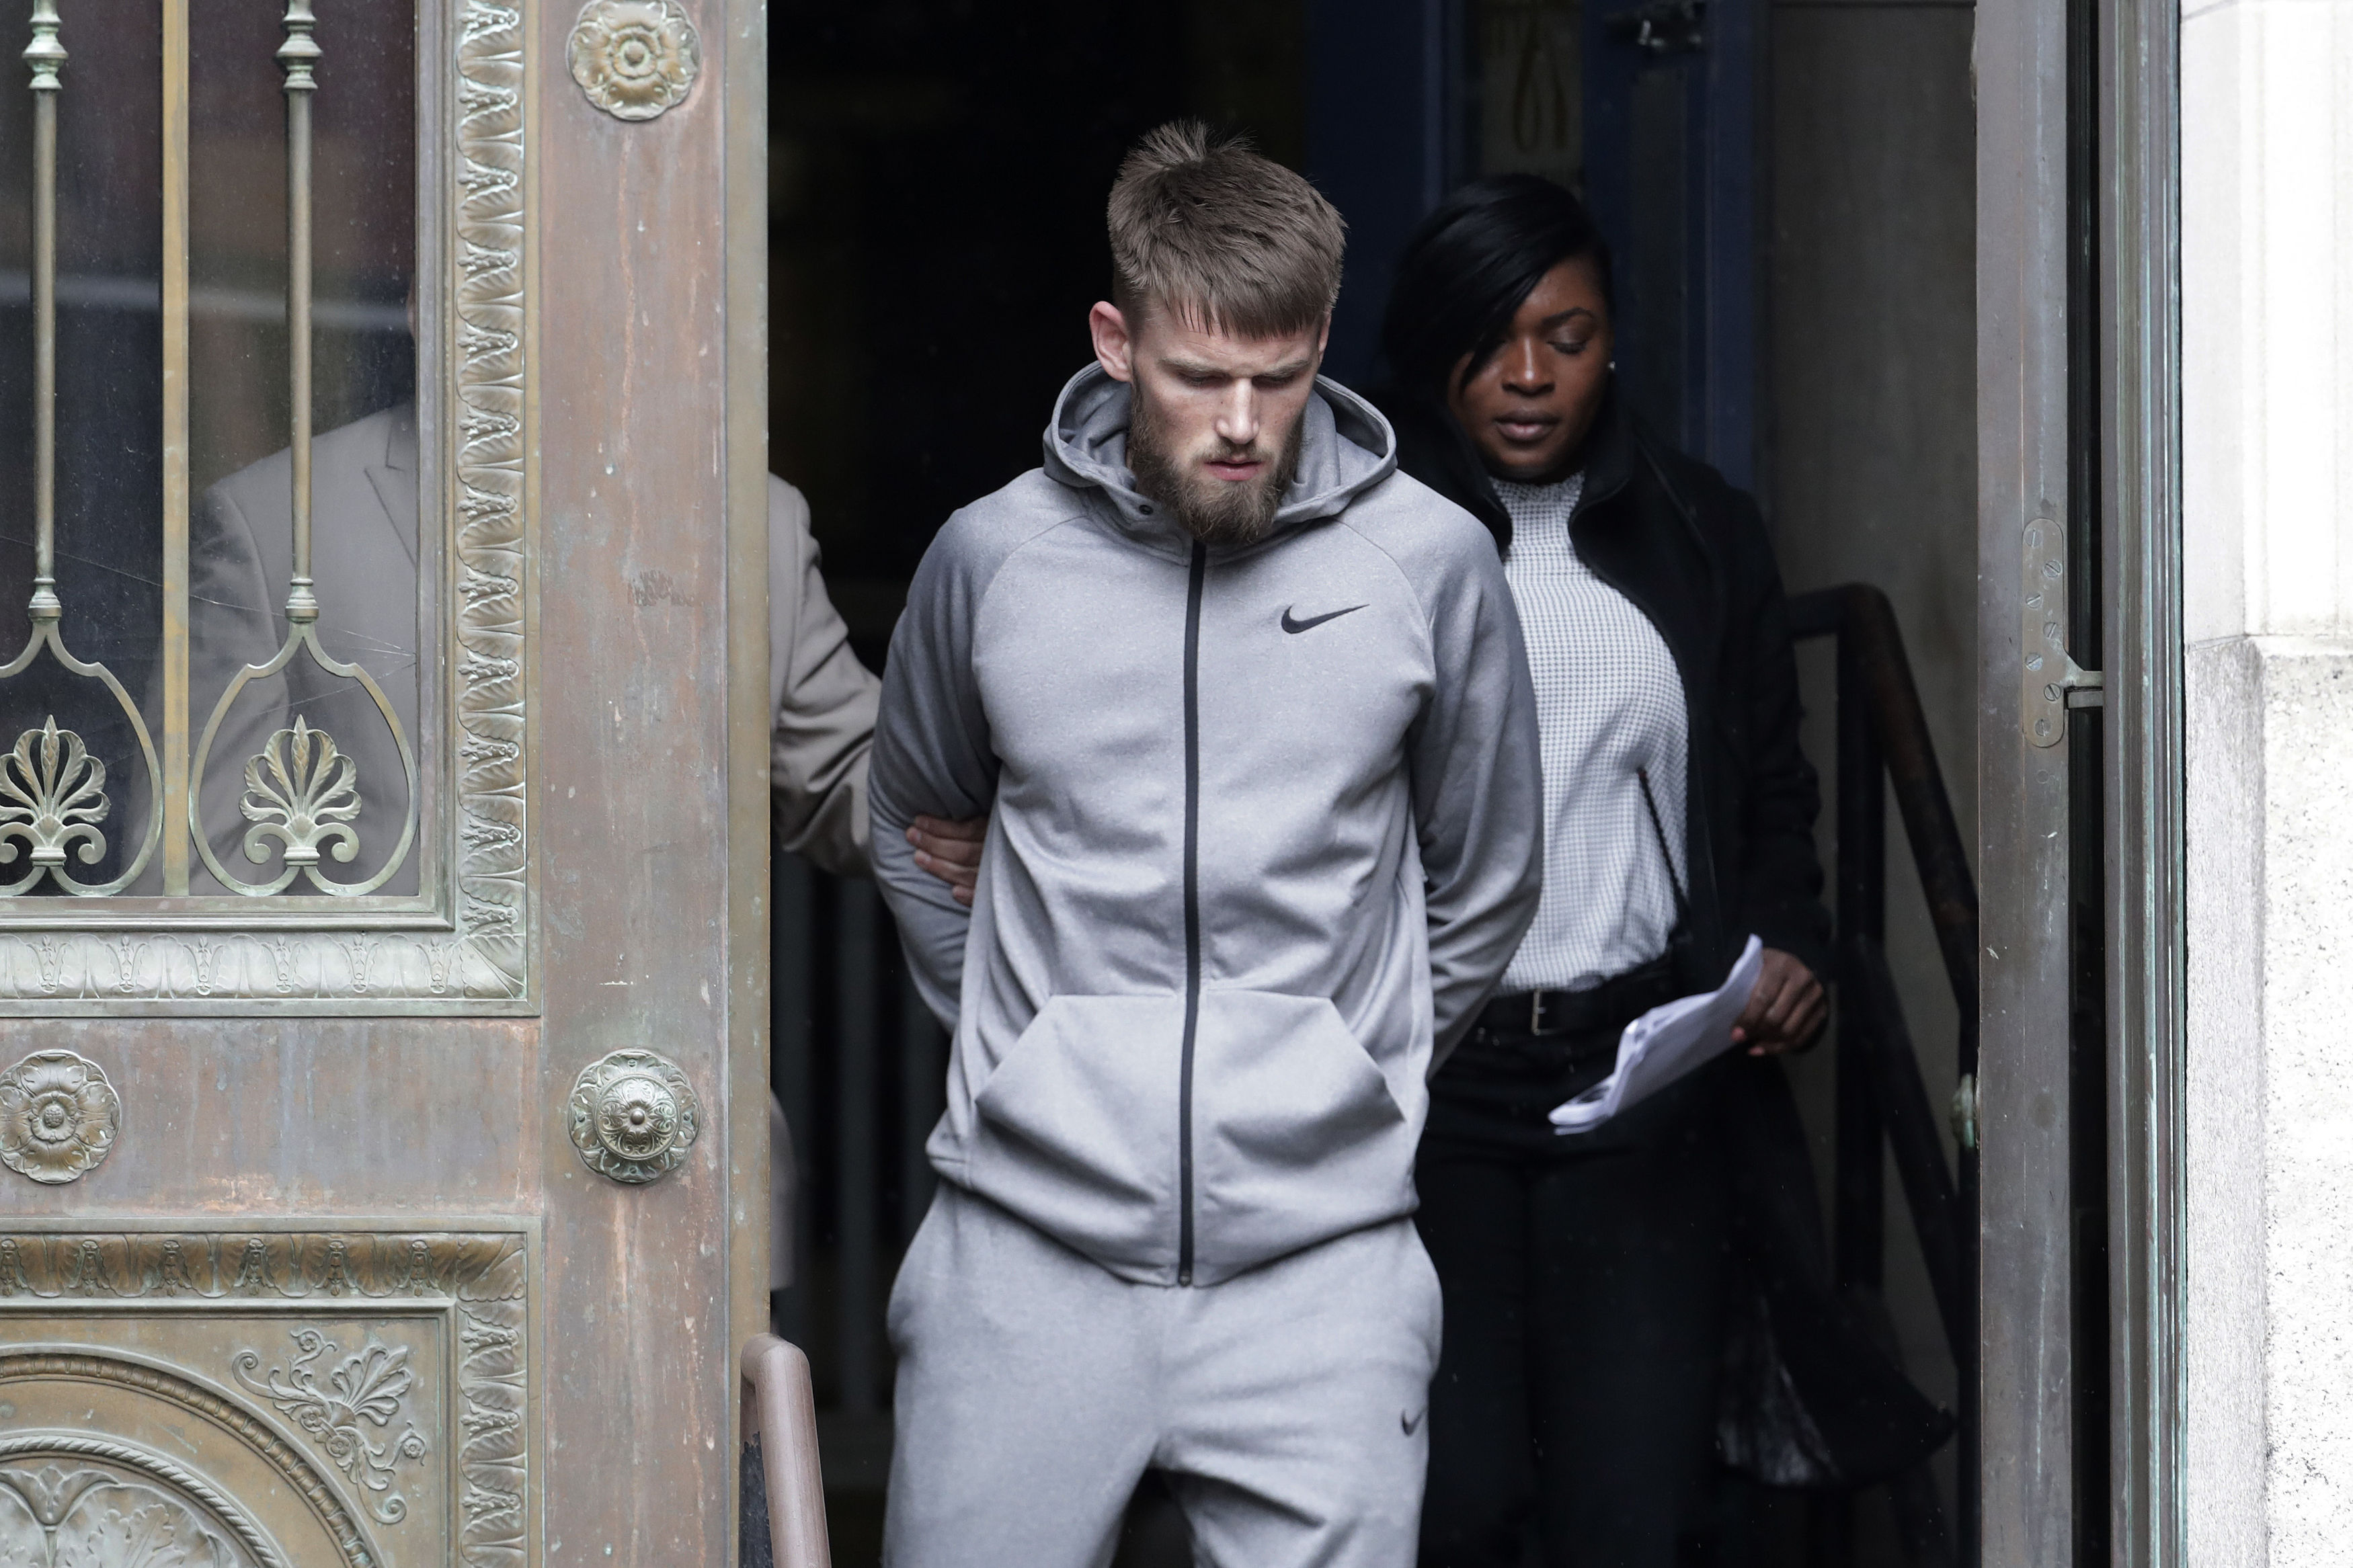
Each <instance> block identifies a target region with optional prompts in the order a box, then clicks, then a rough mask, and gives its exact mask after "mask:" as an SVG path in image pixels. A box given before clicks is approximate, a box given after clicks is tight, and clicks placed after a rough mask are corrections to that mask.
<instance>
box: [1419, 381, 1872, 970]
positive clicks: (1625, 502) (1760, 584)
mask: <svg viewBox="0 0 2353 1568" xmlns="http://www.w3.org/2000/svg"><path fill="white" fill-rule="evenodd" d="M1383 412H1384V413H1387V414H1388V416H1389V418H1390V421H1391V423H1392V424H1394V425H1395V426H1396V427H1397V432H1398V467H1400V468H1403V469H1404V470H1405V471H1406V472H1407V473H1409V474H1410V475H1412V476H1413V477H1414V478H1415V479H1419V480H1420V481H1421V482H1422V483H1424V484H1426V485H1429V486H1430V488H1431V489H1435V490H1437V491H1438V492H1439V493H1440V495H1443V496H1444V497H1446V499H1447V500H1451V501H1453V502H1454V503H1455V504H1457V505H1458V506H1461V507H1463V508H1464V509H1466V510H1469V511H1470V512H1471V513H1472V515H1473V516H1475V517H1477V518H1478V519H1479V521H1482V522H1483V523H1485V524H1486V525H1487V527H1488V529H1489V531H1492V532H1493V534H1494V536H1495V548H1496V550H1497V551H1498V552H1502V551H1505V550H1508V549H1509V548H1510V546H1511V542H1512V520H1511V516H1510V514H1509V513H1507V512H1505V511H1504V504H1503V502H1502V501H1500V500H1497V499H1496V496H1495V489H1494V487H1493V485H1492V484H1490V483H1489V482H1488V481H1487V476H1486V472H1485V470H1484V469H1483V468H1482V467H1481V466H1480V463H1479V458H1478V455H1477V453H1476V452H1475V451H1474V450H1473V448H1472V445H1471V442H1470V438H1469V437H1466V436H1464V435H1463V434H1462V430H1461V426H1458V425H1457V424H1456V423H1455V422H1454V420H1453V418H1452V417H1451V416H1449V415H1447V414H1446V413H1445V412H1444V411H1443V410H1442V409H1427V408H1421V407H1417V406H1414V405H1410V404H1408V405H1402V406H1400V405H1399V400H1398V399H1395V398H1392V399H1390V400H1388V403H1386V404H1385V405H1384V406H1383ZM1569 539H1570V541H1571V542H1573V543H1574V544H1575V546H1576V548H1577V556H1578V558H1579V559H1581V560H1582V561H1583V562H1584V563H1586V565H1588V566H1589V567H1591V568H1592V570H1593V572H1594V574H1595V575H1596V576H1599V578H1600V579H1601V580H1602V581H1603V582H1605V583H1607V584H1609V585H1610V586H1611V587H1613V588H1615V589H1617V590H1618V591H1619V592H1620V593H1621V594H1623V595H1626V597H1627V598H1629V599H1630V600H1632V601H1633V603H1634V605H1636V607H1637V608H1639V609H1641V611H1642V613H1643V614H1644V615H1646V616H1649V617H1650V620H1651V625H1652V626H1656V627H1657V628H1658V631H1659V635H1660V637H1662V638H1663V639H1664V640H1665V642H1666V645H1667V648H1668V651H1669V652H1671V653H1672V654H1673V656H1674V660H1675V667H1676V668H1677V669H1678V670H1680V671H1681V672H1682V675H1683V708H1684V712H1685V715H1686V718H1687V721H1688V724H1689V729H1690V734H1691V745H1690V747H1689V758H1690V763H1689V765H1690V776H1689V778H1688V779H1687V781H1686V786H1687V787H1686V788H1685V791H1684V799H1685V800H1686V801H1687V802H1688V803H1689V805H1688V806H1687V815H1686V818H1685V824H1686V833H1687V835H1688V837H1687V838H1686V841H1685V848H1686V854H1685V858H1684V864H1685V865H1686V866H1688V867H1689V868H1690V871H1691V882H1690V886H1689V889H1688V892H1689V895H1690V900H1691V907H1690V913H1689V922H1688V926H1689V931H1688V934H1689V941H1688V942H1687V943H1686V944H1685V946H1684V949H1683V959H1684V962H1685V963H1686V964H1687V965H1688V966H1689V967H1690V971H1691V972H1690V973H1685V974H1683V975H1682V976H1681V977H1680V978H1681V979H1682V981H1683V984H1684V986H1685V988H1686V989H1687V990H1692V991H1705V990H1713V989H1714V988H1715V986H1717V985H1719V984H1722V983H1723V981H1724V976H1725V973H1726V972H1727V971H1728V970H1729V969H1730V968H1731V966H1732V962H1733V960H1735V959H1736V958H1737V957H1739V956H1740V946H1741V943H1742V942H1745V941H1746V939H1747V937H1748V935H1749V933H1751V932H1752V931H1753V932H1755V933H1756V934H1757V936H1758V937H1760V938H1761V939H1763V941H1764V943H1765V945H1766V946H1767V947H1775V948H1779V949H1781V950H1782V951H1784V952H1791V953H1794V954H1796V955H1797V956H1798V957H1799V958H1800V959H1802V960H1804V961H1805V963H1806V964H1807V966H1808V967H1809V968H1810V969H1812V970H1813V971H1814V973H1817V974H1820V975H1825V976H1826V975H1828V974H1829V973H1830V930H1831V922H1830V914H1829V911H1828V910H1824V909H1823V908H1822V902H1821V892H1822V868H1821V862H1820V859H1819V858H1817V857H1816V855H1815V853H1814V818H1815V816H1817V815H1819V814H1820V810H1821V791H1820V788H1819V786H1818V785H1817V784H1816V783H1815V779H1814V768H1813V764H1812V763H1809V762H1808V761H1807V760H1806V755H1805V752H1803V751H1801V750H1800V749H1799V744H1798V720H1799V711H1800V710H1799V703H1798V664H1797V659H1796V658H1795V656H1794V654H1793V653H1792V651H1791V647H1790V642H1789V624H1788V613H1787V609H1786V606H1785V604H1784V601H1783V599H1782V595H1781V574H1780V569H1779V568H1778V566H1777V565H1776V564H1775V563H1774V560H1773V546H1772V543H1771V542H1770V541H1769V540H1767V538H1766V535H1765V525H1764V522H1763V520H1762V519H1760V518H1759V517H1758V516H1757V503H1756V502H1755V501H1753V500H1749V498H1748V497H1747V496H1746V494H1744V493H1743V492H1741V491H1739V490H1736V489H1733V488H1732V487H1731V486H1730V485H1729V484H1726V483H1725V480H1724V479H1723V476H1721V475H1719V474H1718V473H1717V472H1716V471H1715V469H1714V468H1709V467H1707V466H1706V465H1705V464H1704V463H1698V462H1694V461H1693V460H1692V459H1691V458H1686V457H1683V455H1682V454H1680V453H1677V452H1673V451H1671V450H1668V449H1666V448H1664V447H1660V446H1658V445H1657V444H1656V443H1654V442H1652V441H1651V440H1649V439H1647V438H1646V437H1643V436H1641V434H1639V433H1638V432H1637V431H1636V429H1635V428H1634V423H1633V421H1632V420H1631V419H1630V418H1628V417H1627V416H1626V415H1625V413H1624V411H1623V408H1622V405H1621V403H1620V399H1619V398H1618V397H1616V396H1615V395H1611V396H1610V397H1609V400H1608V401H1607V402H1606V403H1605V404H1604V405H1603V406H1602V410H1601V414H1600V416H1599V419H1598V420H1597V421H1596V422H1595V425H1594V429H1593V432H1592V434H1591V435H1590V436H1589V437H1588V438H1587V443H1586V464H1585V493H1584V497H1583V499H1582V500H1579V501H1578V503H1577V514H1576V516H1575V517H1573V518H1572V519H1570V521H1569Z"/></svg>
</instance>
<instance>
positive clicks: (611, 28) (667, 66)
mask: <svg viewBox="0 0 2353 1568" xmlns="http://www.w3.org/2000/svg"><path fill="white" fill-rule="evenodd" d="M571 55H572V79H573V80H574V81H576V82H578V83H579V84H580V90H581V91H582V92H585V93H586V94H587V95H588V101H589V102H591V103H593V104H595V105H596V107H597V108H599V109H601V110H604V111H605V112H606V113H607V114H609V115H611V116H613V118H615V119H616V120H651V119H652V118H653V117H654V116H656V115H658V114H659V113H661V112H662V111H663V110H667V109H670V108H673V107H675V106H676V105H677V104H678V103H680V102H681V100H684V99H685V97H686V95H687V91H688V89H691V88H692V87H693V86H694V78H695V74H696V73H697V72H699V71H700V70H702V38H701V37H698V36H697V34H696V33H695V30H694V24H693V23H692V22H691V21H690V20H689V19H688V18H687V15H686V13H685V12H684V11H683V10H681V8H680V7H679V4H678V0H588V4H587V5H584V6H582V7H581V8H580V16H579V19H578V20H577V21H575V23H573V25H572V48H571Z"/></svg>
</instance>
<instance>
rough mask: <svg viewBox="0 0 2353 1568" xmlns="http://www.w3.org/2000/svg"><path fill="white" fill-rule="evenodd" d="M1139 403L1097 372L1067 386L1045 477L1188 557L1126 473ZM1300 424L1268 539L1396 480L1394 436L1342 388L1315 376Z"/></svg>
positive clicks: (1051, 429) (1049, 437)
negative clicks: (1295, 459) (1096, 499)
mask: <svg viewBox="0 0 2353 1568" xmlns="http://www.w3.org/2000/svg"><path fill="white" fill-rule="evenodd" d="M1133 396H1134V391H1133V389H1132V388H1131V387H1130V386H1129V385H1128V384H1127V383H1125V382H1124V381H1116V380H1113V378H1112V376H1111V375H1110V374H1109V373H1108V372H1106V371H1105V370H1104V369H1103V366H1101V365H1099V364H1091V365H1089V366H1087V367H1086V368H1085V369H1084V370H1082V371H1081V372H1079V374H1076V375H1074V376H1072V377H1071V379H1070V380H1069V381H1068V382H1067V383H1065V384H1064V385H1063V387H1062V393H1061V395H1060V396H1059V397H1057V398H1056V399H1055V400H1054V414H1053V417H1052V418H1051V419H1050V420H1049V421H1047V425H1046V438H1045V447H1046V461H1045V468H1046V473H1047V474H1048V476H1049V477H1050V478H1052V479H1057V480H1060V482H1061V483H1063V484H1065V485H1068V486H1070V487H1071V489H1092V490H1097V491H1100V492H1101V493H1102V495H1103V498H1104V499H1105V500H1108V501H1109V502H1110V503H1111V507H1112V510H1113V512H1115V513H1116V514H1117V518H1118V521H1119V524H1120V526H1121V528H1122V529H1124V531H1126V532H1128V533H1129V534H1131V535H1133V536H1134V538H1136V539H1137V540H1138V541H1139V542H1147V543H1155V544H1162V545H1175V546H1177V547H1180V548H1187V549H1189V548H1190V546H1191V544H1192V539H1191V536H1190V535H1188V534H1187V533H1186V532H1185V531H1184V529H1183V527H1182V525H1180V524H1179V523H1178V522H1177V521H1176V519H1175V518H1174V517H1173V516H1171V515H1169V513H1168V510H1167V509H1166V507H1163V506H1161V505H1159V504H1158V503H1156V502H1155V501H1152V500H1148V499H1146V498H1145V496H1144V495H1143V494H1141V493H1140V492H1139V491H1138V490H1137V489H1136V488H1135V475H1134V473H1133V472H1131V471H1130V470H1129V468H1128V466H1127V428H1128V410H1129V405H1130V400H1131V399H1132V398H1133ZM1300 417H1301V420H1302V424H1303V429H1302V432H1301V435H1300V443H1299V469H1298V472H1296V473H1295V474H1293V476H1292V479H1291V485H1290V487H1289V488H1288V489H1285V490H1284V491H1283V494H1282V505H1281V506H1280V507H1279V508H1277V509H1276V510H1275V514H1274V528H1273V530H1272V531H1271V533H1270V534H1269V535H1268V537H1269V538H1279V537H1281V536H1282V535H1283V534H1285V533H1289V532H1291V531H1294V530H1296V529H1299V528H1302V527H1304V526H1305V525H1307V524H1309V523H1312V522H1321V521H1324V520H1326V519H1328V518H1334V517H1337V516H1339V515H1340V513H1342V512H1343V511H1345V510H1347V508H1348V504H1349V502H1351V501H1353V500H1356V497H1358V496H1359V495H1362V494H1363V493H1364V492H1365V491H1366V490H1368V489H1372V488H1373V487H1374V486H1375V485H1377V484H1379V483H1380V482H1381V481H1382V480H1383V479H1387V478H1388V477H1389V475H1391V474H1392V473H1395V472H1396V471H1397V433H1396V432H1395V431H1393V430H1391V429H1390V428H1389V422H1388V420H1387V419H1386V418H1384V417H1383V416H1382V415H1381V411H1380V410H1379V409H1377V408H1375V407H1374V406H1373V405H1371V404H1369V403H1367V402H1366V401H1365V400H1364V399H1363V398H1361V397H1359V396H1357V395H1356V394H1355V393H1353V392H1350V391H1349V390H1348V389H1347V388H1346V387H1345V386H1342V385H1341V384H1339V383H1338V382H1335V381H1329V380H1326V379H1325V378H1324V377H1323V376H1320V375H1319V376H1317V377H1316V378H1315V389H1314V392H1312V393H1310V394H1309V395H1308V398H1307V408H1306V411H1305V412H1304V413H1303V415H1302V416H1300Z"/></svg>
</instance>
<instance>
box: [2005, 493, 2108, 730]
mask: <svg viewBox="0 0 2353 1568" xmlns="http://www.w3.org/2000/svg"><path fill="white" fill-rule="evenodd" d="M2023 542H2024V549H2023V550H2022V551H2021V552H2020V557H2019V626H2018V647H2019V656H2020V661H2021V668H2020V671H2019V702H2018V709H2019V725H2020V727H2021V729H2023V730H2024V731H2026V738H2027V739H2028V740H2030V741H2031V742H2034V743H2035V744H2036V745H2038V746H2055V745H2057V744H2058V743H2059V742H2062V741H2063V740H2065V739H2066V738H2067V710H2068V709H2070V708H2097V707H2100V706H2101V705H2102V704H2103V703H2104V702H2105V700H2106V679H2105V676H2104V675H2103V674H2102V672H2101V671H2099V670H2096V669H2085V668H2083V667H2082V666H2081V665H2078V664H2077V663H2076V662H2075V660H2074V659H2073V658H2072V657H2071V656H2070V655H2069V654H2068V652H2067V531H2066V530H2065V529H2064V528H2063V527H2062V526H2061V525H2060V524H2058V523H2057V522H2054V521H2052V520H2051V519H2050V518H2047V517H2038V518H2036V519H2035V520H2034V521H2031V522H2030V523H2028V524H2027V525H2026V532H2025V535H2024V540H2023Z"/></svg>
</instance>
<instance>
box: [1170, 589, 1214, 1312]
mask: <svg viewBox="0 0 2353 1568" xmlns="http://www.w3.org/2000/svg"><path fill="white" fill-rule="evenodd" d="M1208 575H1209V547H1208V545H1206V544H1202V543H1199V542H1196V543H1195V544H1194V546H1193V576H1192V581H1191V582H1190V583H1189V584H1187V587H1186V591H1185V1047H1184V1054H1183V1056H1182V1058H1181V1060H1180V1063H1179V1066H1178V1068H1177V1069H1176V1187H1177V1194H1176V1202H1177V1218H1176V1283H1177V1284H1179V1285H1190V1284H1191V1283H1192V1282H1193V1032H1194V1030H1195V1029H1196V1028H1197V1027H1198V1026H1199V1024H1200V1021H1201V584H1203V583H1204V582H1205V581H1207V580H1208Z"/></svg>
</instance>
